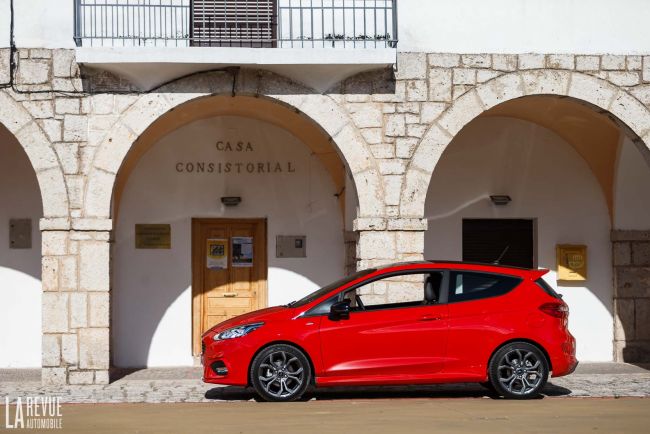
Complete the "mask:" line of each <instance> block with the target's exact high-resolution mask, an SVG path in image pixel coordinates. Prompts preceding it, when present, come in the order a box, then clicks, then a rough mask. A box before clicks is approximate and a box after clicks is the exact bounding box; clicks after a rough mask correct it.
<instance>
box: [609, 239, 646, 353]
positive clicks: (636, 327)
mask: <svg viewBox="0 0 650 434" xmlns="http://www.w3.org/2000/svg"><path fill="white" fill-rule="evenodd" d="M612 245H613V255H612V257H613V260H614V271H615V272H614V306H615V312H616V316H615V318H614V351H615V354H614V357H615V360H617V361H625V362H631V363H634V362H648V361H650V231H613V232H612Z"/></svg>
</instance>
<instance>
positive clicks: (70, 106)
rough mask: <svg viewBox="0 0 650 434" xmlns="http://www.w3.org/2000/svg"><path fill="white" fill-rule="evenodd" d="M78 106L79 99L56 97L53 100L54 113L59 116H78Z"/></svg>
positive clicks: (79, 104)
mask: <svg viewBox="0 0 650 434" xmlns="http://www.w3.org/2000/svg"><path fill="white" fill-rule="evenodd" d="M80 106H81V103H80V99H79V98H64V97H57V98H56V99H55V100H54V112H55V113H56V114H59V115H68V114H72V115H75V114H79V110H80Z"/></svg>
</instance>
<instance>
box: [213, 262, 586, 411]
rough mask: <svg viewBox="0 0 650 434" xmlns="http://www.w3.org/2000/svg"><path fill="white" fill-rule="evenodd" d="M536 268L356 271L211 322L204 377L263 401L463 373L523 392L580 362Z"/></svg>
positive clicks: (561, 310) (533, 391) (510, 394)
mask: <svg viewBox="0 0 650 434" xmlns="http://www.w3.org/2000/svg"><path fill="white" fill-rule="evenodd" d="M546 272H547V271H546V270H528V269H520V268H513V267H503V266H496V265H482V264H468V263H457V262H418V263H404V264H395V265H391V266H388V267H385V268H381V269H372V270H364V271H360V272H358V273H356V274H353V275H351V276H348V277H346V278H344V279H342V280H340V281H338V282H334V283H332V284H331V285H328V286H325V287H323V288H321V289H319V290H317V291H315V292H313V293H312V294H310V295H308V296H306V297H305V298H303V299H301V300H298V301H294V302H292V303H290V304H288V305H286V306H278V307H272V308H268V309H262V310H258V311H255V312H251V313H248V314H245V315H241V316H238V317H236V318H232V319H230V320H228V321H224V322H222V323H221V324H218V325H217V326H215V327H213V328H212V329H210V330H209V331H208V332H206V333H205V334H204V335H203V337H202V343H203V349H204V351H203V355H202V362H203V366H204V374H203V381H205V382H207V383H217V384H229V385H237V386H253V387H254V388H255V390H256V391H257V393H258V394H259V395H260V396H261V397H262V398H263V399H266V400H269V401H292V400H296V399H299V398H300V397H301V396H302V395H303V394H304V393H305V391H306V390H307V388H308V387H309V386H312V385H315V386H317V387H327V386H357V385H391V384H393V385H394V384H426V383H461V382H462V383H466V382H477V383H482V384H483V385H485V386H486V387H489V388H491V389H493V390H494V391H496V392H497V393H498V394H500V395H501V396H504V397H507V398H519V399H522V398H531V397H534V396H537V395H539V393H540V391H541V390H542V388H543V387H544V384H545V383H546V381H547V379H548V377H549V374H550V373H551V372H552V375H553V376H554V377H558V376H562V375H567V374H570V373H571V372H573V370H574V369H575V367H576V365H577V364H578V362H577V360H576V357H575V339H574V338H573V336H571V334H570V333H569V331H568V329H567V323H568V315H569V309H568V307H567V305H566V303H564V302H563V301H562V299H561V297H560V296H559V295H558V294H557V293H555V291H553V289H552V288H550V287H549V286H548V285H547V284H546V283H545V282H544V281H543V280H542V279H541V276H542V275H544V274H545V273H546Z"/></svg>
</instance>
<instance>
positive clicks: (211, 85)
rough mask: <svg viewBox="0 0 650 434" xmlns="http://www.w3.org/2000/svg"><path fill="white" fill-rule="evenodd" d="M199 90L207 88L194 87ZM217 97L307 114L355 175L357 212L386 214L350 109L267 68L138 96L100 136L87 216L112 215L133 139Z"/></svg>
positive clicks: (208, 76) (190, 80) (194, 79)
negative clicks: (262, 101) (249, 99)
mask: <svg viewBox="0 0 650 434" xmlns="http://www.w3.org/2000/svg"><path fill="white" fill-rule="evenodd" d="M196 89H206V90H208V91H207V92H206V91H203V92H196ZM214 96H232V97H237V96H247V97H255V98H261V99H265V100H268V101H272V102H274V103H276V104H278V105H279V106H280V107H284V108H289V109H291V110H292V111H294V112H295V113H297V114H299V115H301V116H304V117H306V118H307V119H308V120H309V121H311V122H312V123H313V126H314V127H315V128H318V129H320V130H321V131H322V132H323V133H324V134H326V135H327V136H328V137H329V139H330V141H331V142H332V143H333V144H334V147H335V149H336V150H337V151H338V153H339V155H340V156H341V159H342V160H343V162H344V163H345V164H346V165H347V167H348V169H349V170H350V172H351V174H352V179H353V181H354V183H355V188H356V190H357V192H358V197H359V215H358V217H375V216H383V215H384V204H383V184H382V182H381V176H380V174H379V170H378V168H377V165H376V162H375V160H374V158H373V157H372V154H371V152H370V150H369V147H368V145H367V144H366V142H365V140H364V139H363V138H362V137H361V134H360V133H359V132H358V131H357V129H356V127H355V125H354V123H353V122H352V119H351V118H350V116H349V115H348V113H347V112H346V111H345V110H343V109H342V108H341V107H340V106H339V105H338V104H337V103H336V102H335V101H334V100H333V99H332V98H330V97H328V96H325V95H321V94H319V93H317V92H315V91H313V90H310V89H306V88H304V87H302V86H300V85H298V84H296V83H294V82H291V81H289V80H287V79H285V78H283V77H280V76H277V75H275V74H271V73H267V72H260V71H258V72H256V71H246V70H244V71H241V72H239V73H237V75H236V77H235V81H234V82H233V78H232V76H230V75H228V74H223V73H222V74H219V73H214V72H208V73H202V74H198V75H195V76H190V77H187V78H184V79H181V80H179V81H177V82H174V83H171V84H170V85H167V86H164V87H163V88H161V89H160V90H159V91H157V92H156V93H148V94H144V95H141V96H139V97H138V98H137V99H136V100H135V101H134V102H133V103H132V104H131V105H130V106H129V107H128V108H127V109H126V110H125V111H124V112H122V114H121V115H120V116H119V118H118V119H117V121H116V122H115V123H114V124H113V126H112V128H111V130H110V132H109V134H107V135H106V136H105V137H104V138H103V140H102V141H101V143H100V145H99V147H98V149H97V151H96V153H95V157H94V161H93V165H92V167H91V170H90V173H89V175H88V180H87V185H86V193H85V200H84V205H83V210H84V216H85V217H88V218H100V219H102V218H103V219H108V218H111V216H112V213H111V201H112V196H113V190H114V184H115V181H116V177H117V173H118V171H119V170H120V168H121V167H122V165H123V164H124V162H125V160H126V159H127V154H128V152H129V150H130V149H131V147H132V145H133V144H134V143H135V141H136V140H137V139H138V138H139V137H140V136H141V135H142V134H143V133H144V132H145V131H146V130H147V129H148V128H149V127H150V126H151V125H152V124H153V123H154V122H155V121H156V120H158V119H159V118H160V117H161V116H163V115H164V114H166V113H167V112H169V111H171V110H175V109H178V108H180V107H181V106H182V105H184V104H188V103H192V102H196V101H198V100H200V99H202V98H209V97H214Z"/></svg>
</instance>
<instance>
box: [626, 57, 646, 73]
mask: <svg viewBox="0 0 650 434" xmlns="http://www.w3.org/2000/svg"><path fill="white" fill-rule="evenodd" d="M625 60H626V66H627V70H628V71H640V70H641V68H642V67H643V57H641V56H627V57H626V58H625Z"/></svg>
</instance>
